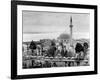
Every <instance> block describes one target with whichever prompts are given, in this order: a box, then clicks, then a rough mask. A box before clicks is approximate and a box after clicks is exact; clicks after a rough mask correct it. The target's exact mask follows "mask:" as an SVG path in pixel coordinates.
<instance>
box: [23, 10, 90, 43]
mask: <svg viewBox="0 0 100 80" xmlns="http://www.w3.org/2000/svg"><path fill="white" fill-rule="evenodd" d="M22 14H23V40H24V41H25V40H28V39H29V37H30V39H34V40H36V38H37V39H39V38H40V39H41V38H51V39H53V38H57V37H58V36H59V35H60V34H62V33H65V34H70V28H69V25H70V16H72V22H73V38H75V39H77V38H78V39H79V38H89V26H90V25H89V14H78V13H67V12H66V13H65V12H64V13H63V12H62V13H59V12H58V13H55V12H43V11H42V12H40V11H23V12H22ZM28 35H30V36H28ZM31 35H33V36H31ZM32 37H33V38H32Z"/></svg>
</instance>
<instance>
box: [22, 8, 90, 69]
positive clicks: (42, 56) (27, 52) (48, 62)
mask: <svg viewBox="0 0 100 80" xmlns="http://www.w3.org/2000/svg"><path fill="white" fill-rule="evenodd" d="M22 17H23V19H22V20H23V21H22V22H23V23H22V25H23V28H22V29H23V34H22V35H23V42H22V55H23V56H22V57H23V58H22V59H23V61H22V64H23V69H32V68H52V67H77V66H89V65H90V64H89V57H90V56H89V55H90V46H89V45H90V37H89V28H90V23H89V21H90V18H89V17H90V15H89V14H88V13H87V14H86V13H71V12H69V13H67V12H65V13H64V12H61V13H60V12H43V11H42V12H41V11H24V10H23V11H22Z"/></svg>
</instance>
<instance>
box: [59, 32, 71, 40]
mask: <svg viewBox="0 0 100 80" xmlns="http://www.w3.org/2000/svg"><path fill="white" fill-rule="evenodd" d="M58 39H63V40H66V39H70V35H69V34H65V33H63V34H60V36H59V37H58Z"/></svg>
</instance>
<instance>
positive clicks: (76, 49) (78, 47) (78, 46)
mask: <svg viewBox="0 0 100 80" xmlns="http://www.w3.org/2000/svg"><path fill="white" fill-rule="evenodd" d="M75 51H76V53H79V52H81V51H83V52H84V48H83V46H82V45H81V43H77V44H76V47H75Z"/></svg>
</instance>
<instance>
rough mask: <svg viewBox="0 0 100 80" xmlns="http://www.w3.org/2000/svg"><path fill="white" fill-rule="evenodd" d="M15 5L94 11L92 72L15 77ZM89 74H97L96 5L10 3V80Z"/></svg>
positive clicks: (32, 2)
mask: <svg viewBox="0 0 100 80" xmlns="http://www.w3.org/2000/svg"><path fill="white" fill-rule="evenodd" d="M17 5H31V6H32V5H33V6H45V7H46V6H47V7H48V6H49V7H62V8H81V9H93V10H94V46H95V47H94V53H95V55H94V71H81V72H68V73H67V72H63V73H49V74H34V75H33V74H31V75H30V74H29V75H17ZM90 74H97V6H96V5H83V4H82V5H81V4H65V3H48V2H34V1H11V78H12V79H25V78H42V77H59V76H75V75H90Z"/></svg>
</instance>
